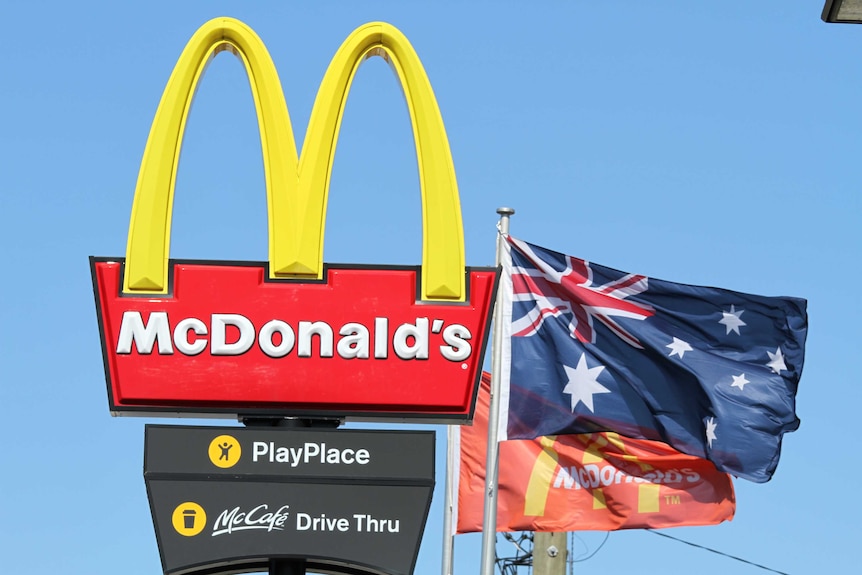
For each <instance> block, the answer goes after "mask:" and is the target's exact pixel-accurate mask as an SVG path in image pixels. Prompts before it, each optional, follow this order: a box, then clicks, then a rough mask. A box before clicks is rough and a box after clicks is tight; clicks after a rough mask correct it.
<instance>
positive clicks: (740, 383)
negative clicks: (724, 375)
mask: <svg viewBox="0 0 862 575" xmlns="http://www.w3.org/2000/svg"><path fill="white" fill-rule="evenodd" d="M731 377H732V378H733V383H731V384H730V387H738V388H739V389H741V390H743V391H745V384H746V383H751V382H750V381H748V380H747V379H745V374H744V373H740V374H739V375H732V376H731Z"/></svg>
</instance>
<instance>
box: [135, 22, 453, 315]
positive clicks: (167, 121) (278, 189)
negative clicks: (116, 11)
mask: <svg viewBox="0 0 862 575" xmlns="http://www.w3.org/2000/svg"><path fill="white" fill-rule="evenodd" d="M224 50H228V51H230V52H232V53H233V54H235V55H236V56H237V57H238V58H239V59H240V60H241V61H242V63H243V66H244V67H245V70H246V73H247V74H248V79H249V84H250V87H251V93H252V97H253V99H254V105H255V109H256V111H257V118H258V126H259V129H260V140H261V148H262V152H263V166H264V178H265V181H266V194H267V212H268V224H269V263H270V277H272V278H321V277H322V275H323V235H324V224H325V220H326V204H327V199H328V194H329V180H330V175H331V173H332V162H333V159H334V157H335V146H336V142H337V140H338V132H339V128H340V126H341V118H342V116H343V113H344V105H345V103H346V101H347V94H348V92H349V90H350V85H351V83H352V81H353V77H354V75H355V74H356V70H357V69H358V68H359V65H360V64H361V63H362V62H363V61H364V60H365V59H367V58H369V57H371V56H375V55H379V56H383V57H384V58H386V59H387V60H388V61H389V63H390V64H391V66H392V68H393V70H394V71H395V73H396V75H397V76H398V79H399V81H400V82H401V87H402V89H403V92H404V96H405V98H406V100H407V108H408V111H409V114H410V120H411V123H412V126H413V137H414V141H415V143H416V155H417V161H418V164H419V180H420V188H421V191H422V224H423V226H422V227H423V242H422V245H423V247H422V286H421V293H422V299H425V300H448V301H464V300H465V294H466V291H465V274H464V230H463V225H462V222H461V204H460V200H459V195H458V185H457V182H456V179H455V169H454V166H453V164H452V154H451V151H450V149H449V141H448V139H447V137H446V129H445V127H444V125H443V119H442V117H441V115H440V109H439V107H438V106H437V100H436V98H435V97H434V92H433V90H432V89H431V83H430V82H429V80H428V76H427V75H426V73H425V70H424V68H423V67H422V63H421V62H420V61H419V57H418V56H417V55H416V52H415V51H414V49H413V47H412V46H411V45H410V43H409V42H408V40H407V38H405V37H404V35H403V34H401V32H399V31H398V30H397V29H396V28H395V27H394V26H391V25H389V24H385V23H382V22H373V23H369V24H365V25H363V26H360V27H359V28H357V29H356V30H354V31H353V33H351V34H350V36H348V38H347V39H346V40H345V41H344V43H343V44H342V45H341V47H340V48H339V49H338V52H336V54H335V56H334V57H333V59H332V62H331V63H330V65H329V68H328V69H327V71H326V74H325V75H324V78H323V81H322V82H321V85H320V89H319V90H318V93H317V98H316V100H315V103H314V108H313V109H312V112H311V119H310V121H309V123H308V129H307V132H306V137H305V144H304V147H303V149H302V155H301V157H298V156H297V152H296V143H295V140H294V136H293V129H292V127H291V123H290V117H289V115H288V112H287V106H286V104H285V101H284V94H283V92H282V89H281V83H280V82H279V79H278V73H277V71H276V69H275V65H274V64H273V61H272V58H271V57H270V55H269V52H268V51H267V50H266V47H265V46H264V44H263V42H262V41H261V39H260V38H259V37H258V36H257V34H255V33H254V31H253V30H252V29H251V28H249V27H248V26H247V25H245V24H244V23H242V22H240V21H238V20H234V19H232V18H216V19H213V20H210V21H209V22H207V23H206V24H204V25H203V26H201V27H200V28H199V29H198V31H197V32H195V34H194V35H193V36H192V38H191V39H190V40H189V42H188V44H187V45H186V47H185V49H184V50H183V52H182V54H181V55H180V57H179V60H178V61H177V64H176V66H175V67H174V70H173V72H172V73H171V77H170V79H169V80H168V84H167V86H166V87H165V91H164V93H163V94H162V99H161V101H160V102H159V107H158V109H157V111H156V115H155V118H154V119H153V125H152V127H151V129H150V135H149V137H148V139H147V145H146V148H145V150H144V157H143V160H142V161H141V169H140V172H139V174H138V182H137V186H136V188H135V199H134V203H133V205H132V216H131V221H130V224H129V239H128V243H127V247H126V265H125V272H124V273H125V276H124V288H123V291H124V293H135V294H144V293H151V294H165V293H167V291H168V258H169V252H170V229H171V215H172V207H173V195H174V188H175V184H176V174H177V168H178V164H179V154H180V146H181V144H182V138H183V132H184V130H185V125H186V120H187V118H188V114H189V110H190V108H191V103H192V99H193V97H194V92H195V88H196V87H197V85H198V82H199V81H200V78H201V76H202V75H203V73H204V71H205V70H206V67H207V65H208V64H209V62H210V61H211V59H212V58H213V57H214V56H215V55H216V54H218V53H219V52H221V51H224Z"/></svg>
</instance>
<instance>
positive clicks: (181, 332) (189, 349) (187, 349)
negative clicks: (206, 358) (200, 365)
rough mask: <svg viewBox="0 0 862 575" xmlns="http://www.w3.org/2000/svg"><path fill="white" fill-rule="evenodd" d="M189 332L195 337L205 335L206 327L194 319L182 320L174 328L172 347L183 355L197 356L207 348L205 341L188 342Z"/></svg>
mask: <svg viewBox="0 0 862 575" xmlns="http://www.w3.org/2000/svg"><path fill="white" fill-rule="evenodd" d="M189 332H192V333H194V334H195V335H206V334H207V326H206V324H205V323H204V322H202V321H201V320H199V319H198V318H196V317H190V318H187V319H184V320H182V321H181V322H179V323H178V324H177V326H176V327H175V328H174V345H175V346H176V347H177V349H178V350H179V351H180V353H182V354H185V355H197V354H199V353H201V352H202V351H203V350H205V349H206V348H207V340H205V339H197V340H195V341H194V342H192V341H189Z"/></svg>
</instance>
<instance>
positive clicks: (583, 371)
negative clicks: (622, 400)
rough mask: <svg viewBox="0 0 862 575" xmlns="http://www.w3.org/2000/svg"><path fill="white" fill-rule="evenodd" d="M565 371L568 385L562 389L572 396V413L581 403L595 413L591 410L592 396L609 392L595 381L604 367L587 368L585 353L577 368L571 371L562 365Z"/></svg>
mask: <svg viewBox="0 0 862 575" xmlns="http://www.w3.org/2000/svg"><path fill="white" fill-rule="evenodd" d="M563 369H565V371H566V376H567V377H568V378H569V383H568V384H567V385H566V387H565V388H564V389H563V393H569V394H571V396H572V411H573V412H574V411H575V407H576V406H577V405H578V402H579V401H580V402H582V403H583V404H584V405H586V406H587V409H589V410H590V411H592V412H593V413H595V410H594V409H593V395H594V394H596V393H610V392H611V390H609V389H608V388H606V387H605V386H603V385H602V384H601V383H599V382H598V381H597V379H598V377H599V374H600V373H601V372H602V371H603V370H604V369H605V366H603V365H600V366H598V367H587V357H586V354H585V353H582V354H581V359H579V360H578V367H577V368H575V369H572V368H571V367H569V366H568V365H563Z"/></svg>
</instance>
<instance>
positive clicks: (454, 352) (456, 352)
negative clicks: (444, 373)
mask: <svg viewBox="0 0 862 575" xmlns="http://www.w3.org/2000/svg"><path fill="white" fill-rule="evenodd" d="M472 337H473V335H472V334H471V333H470V330H469V329H467V328H466V327H464V326H463V325H460V324H457V323H456V324H453V325H448V326H446V329H444V330H443V341H445V342H446V343H447V344H448V345H441V346H440V353H441V354H442V355H443V357H445V358H446V359H448V360H449V361H464V360H465V359H467V358H468V357H470V353H471V352H472V351H473V349H472V348H471V347H470V343H469V342H468V341H467V340H469V339H471V338H472Z"/></svg>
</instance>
